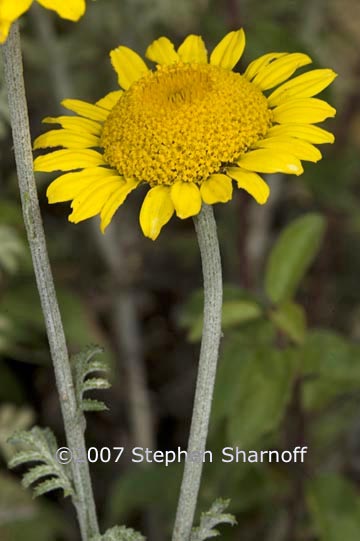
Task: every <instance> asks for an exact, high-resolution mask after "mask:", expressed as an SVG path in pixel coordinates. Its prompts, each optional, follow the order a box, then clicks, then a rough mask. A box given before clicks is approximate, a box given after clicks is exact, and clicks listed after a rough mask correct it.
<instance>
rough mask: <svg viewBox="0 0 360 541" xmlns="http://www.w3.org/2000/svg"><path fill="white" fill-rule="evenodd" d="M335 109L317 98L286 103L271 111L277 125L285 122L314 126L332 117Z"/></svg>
mask: <svg viewBox="0 0 360 541" xmlns="http://www.w3.org/2000/svg"><path fill="white" fill-rule="evenodd" d="M335 114H336V109H334V107H331V105H329V104H328V103H326V101H323V100H319V99H317V98H300V99H293V100H289V101H286V102H285V103H283V104H282V105H279V106H278V107H276V108H275V109H274V110H273V120H274V122H278V123H279V124H286V123H287V122H290V123H292V124H293V123H295V124H297V123H298V122H299V123H300V124H315V123H316V122H322V121H323V120H325V119H326V118H329V117H334V116H335Z"/></svg>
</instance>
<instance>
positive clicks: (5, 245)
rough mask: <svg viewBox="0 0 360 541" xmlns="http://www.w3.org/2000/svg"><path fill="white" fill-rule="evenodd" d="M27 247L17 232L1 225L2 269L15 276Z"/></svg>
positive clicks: (0, 259) (0, 257)
mask: <svg viewBox="0 0 360 541" xmlns="http://www.w3.org/2000/svg"><path fill="white" fill-rule="evenodd" d="M24 252H25V247H24V243H23V241H22V239H21V238H20V236H19V234H18V233H17V231H16V230H15V229H14V228H12V227H9V226H7V225H1V224H0V269H2V270H3V271H5V272H7V273H9V274H13V273H15V272H16V270H17V269H18V265H19V262H20V259H21V257H22V256H23V255H24Z"/></svg>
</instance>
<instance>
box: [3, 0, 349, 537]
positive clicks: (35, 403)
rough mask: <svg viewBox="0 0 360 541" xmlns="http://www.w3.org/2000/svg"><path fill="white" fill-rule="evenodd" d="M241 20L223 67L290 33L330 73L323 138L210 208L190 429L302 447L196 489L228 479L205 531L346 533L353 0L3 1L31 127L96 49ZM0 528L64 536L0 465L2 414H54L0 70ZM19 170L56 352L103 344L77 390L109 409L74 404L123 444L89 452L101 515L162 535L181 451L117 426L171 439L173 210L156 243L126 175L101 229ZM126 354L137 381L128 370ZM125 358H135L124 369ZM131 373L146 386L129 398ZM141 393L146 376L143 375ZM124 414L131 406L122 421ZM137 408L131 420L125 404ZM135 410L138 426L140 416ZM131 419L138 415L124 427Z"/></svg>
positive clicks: (197, 307) (23, 423) (179, 436)
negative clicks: (53, 200) (42, 263)
mask: <svg viewBox="0 0 360 541" xmlns="http://www.w3.org/2000/svg"><path fill="white" fill-rule="evenodd" d="M242 25H244V26H245V29H246V31H247V48H246V52H245V55H244V59H243V60H241V67H244V66H245V65H246V63H247V62H248V61H250V60H252V59H253V58H255V57H256V56H257V55H260V54H263V53H265V52H268V51H271V50H272V51H274V50H275V51H277V50H280V51H282V50H286V51H289V52H292V51H298V50H299V51H304V52H307V53H309V54H310V55H311V56H312V57H313V59H314V66H323V67H331V68H333V69H334V70H335V71H337V72H338V73H339V74H340V77H339V78H338V79H337V80H336V82H335V84H334V85H333V88H332V89H330V90H329V91H326V98H327V99H329V101H330V102H331V103H332V104H334V105H335V106H336V107H337V109H338V114H337V117H336V119H335V120H334V121H330V122H329V123H328V128H329V129H331V130H334V131H335V133H336V138H337V139H336V143H335V145H334V146H327V147H326V148H325V147H323V150H324V160H323V161H321V162H320V163H319V164H315V165H314V164H305V174H304V175H303V176H301V177H299V178H295V177H286V178H285V177H284V176H282V175H274V176H273V177H272V178H269V181H270V183H271V186H272V195H271V198H270V201H269V203H268V204H267V205H266V206H265V207H258V206H256V204H255V203H254V202H253V201H251V200H250V198H249V197H248V196H247V194H246V193H240V192H238V193H236V194H235V197H234V199H233V201H232V202H231V203H229V204H227V205H226V207H225V206H222V205H218V206H217V208H216V214H217V220H218V224H219V235H220V242H221V247H222V256H223V263H224V280H225V302H224V309H223V313H224V324H223V329H224V337H223V340H222V346H221V359H220V364H219V372H218V380H217V385H216V390H215V398H214V405H213V413H212V424H211V431H210V438H209V442H208V447H209V449H212V450H213V451H214V456H216V455H219V454H220V452H221V449H222V448H223V447H225V446H235V445H238V446H239V447H241V448H242V449H247V450H251V449H254V450H261V449H267V450H271V449H272V450H279V451H282V450H286V449H290V450H291V449H293V447H295V446H297V445H300V446H308V448H309V452H308V455H307V456H306V460H305V462H304V464H301V463H296V464H294V463H289V464H276V463H272V464H268V463H263V464H249V463H246V464H241V463H240V464H222V463H221V462H220V460H217V459H215V460H214V462H213V463H212V464H207V465H206V467H205V476H204V478H203V483H202V488H201V497H200V502H199V509H200V510H206V509H209V507H210V505H211V504H212V502H213V501H214V500H215V499H216V498H218V497H223V498H230V499H231V505H230V509H229V511H230V512H232V513H234V514H235V515H236V518H237V521H238V525H237V526H233V527H230V526H227V525H225V526H222V527H221V532H222V539H224V541H225V540H229V541H230V540H237V539H239V540H240V539H241V541H255V540H256V541H258V540H259V539H262V540H264V541H342V540H346V541H355V540H358V538H359V535H360V493H359V479H360V403H359V397H360V346H359V340H360V287H359V276H360V256H359V254H360V219H359V216H360V215H359V212H358V209H359V193H360V191H359V186H360V184H359V180H360V179H359V171H360V160H359V158H358V155H359V147H360V99H359V93H358V88H359V84H358V83H359V81H358V78H359V74H360V64H359V56H358V51H359V47H360V42H359V33H358V28H359V25H360V7H359V4H358V2H357V1H356V0H291V1H285V0H269V1H268V2H263V1H260V0H252V1H250V0H226V1H224V2H221V1H210V0H183V1H182V2H176V1H175V0H152V1H149V0H97V1H96V2H90V1H89V2H88V10H87V13H86V16H85V17H84V18H83V20H82V21H81V22H80V23H79V24H77V25H73V24H71V23H67V22H65V21H61V20H59V19H58V18H56V17H55V16H54V17H53V16H52V15H51V14H50V13H49V12H46V11H44V10H40V9H32V10H31V11H30V12H29V13H28V14H27V16H25V17H23V18H22V19H21V26H22V37H23V51H24V61H25V76H26V85H27V94H28V101H29V109H30V120H31V129H32V134H33V136H34V137H35V136H36V135H37V134H39V133H40V132H41V130H42V129H43V128H42V126H41V119H42V118H43V117H45V116H47V115H56V114H57V113H58V112H59V111H60V110H61V109H60V106H59V102H60V100H61V99H63V98H65V97H74V98H82V99H89V100H93V99H99V98H100V97H102V96H103V95H104V94H105V93H107V92H108V91H110V90H113V89H115V88H116V77H115V75H114V73H113V72H112V69H111V66H110V62H109V59H108V52H109V50H111V49H112V48H114V47H116V46H117V45H119V44H120V43H122V44H126V45H128V46H130V47H133V48H135V49H136V50H137V51H138V52H139V53H141V54H143V53H144V51H145V49H146V46H147V44H148V42H149V41H150V40H151V39H153V38H155V37H158V36H159V35H163V34H165V35H168V36H169V37H171V38H172V39H173V40H174V41H175V42H176V43H180V41H181V40H182V39H183V38H184V36H185V35H186V34H188V33H190V32H192V33H200V34H202V35H203V36H204V37H205V38H206V42H207V44H208V46H209V48H211V47H212V46H213V45H214V44H215V43H216V42H217V41H218V40H219V39H220V38H221V37H222V36H223V35H224V33H225V32H227V31H228V30H230V29H233V28H237V27H239V26H242ZM0 159H1V163H0V175H1V176H0V179H1V184H0V192H1V195H0V374H1V377H0V402H1V405H0V461H1V462H0V465H1V470H0V539H1V540H2V541H23V540H24V539H25V538H26V539H27V541H55V540H58V541H65V540H66V541H74V540H76V539H78V533H77V529H76V524H75V520H74V513H73V510H72V507H71V505H70V503H69V498H67V499H63V497H62V492H61V491H57V492H54V493H52V494H51V495H50V496H46V497H42V498H39V499H37V500H35V501H34V500H32V498H31V493H30V491H29V490H27V491H25V490H24V489H23V488H22V487H21V485H20V474H21V473H23V471H22V469H21V468H17V469H15V470H12V471H11V473H10V472H9V471H8V470H7V467H6V463H7V461H8V460H9V459H10V457H11V456H12V453H13V449H12V448H11V446H10V445H9V444H8V443H6V441H7V439H8V437H9V436H10V435H11V434H12V433H13V432H14V431H15V430H22V429H27V428H30V427H31V426H33V425H34V424H37V425H39V426H41V427H45V426H49V427H51V429H52V431H53V432H54V433H55V434H56V438H57V441H58V442H59V444H61V445H62V444H64V433H63V428H62V422H61V418H60V414H59V405H58V397H57V395H56V389H55V384H54V377H53V371H52V367H51V362H50V358H49V351H48V346H47V341H46V335H45V331H44V324H43V318H42V315H41V310H40V306H39V300H38V296H37V292H36V289H35V283H34V277H33V272H32V267H31V261H30V256H29V252H28V249H27V246H26V238H25V232H24V227H23V223H22V217H21V211H20V203H19V197H18V190H17V183H16V175H15V169H14V156H13V152H12V142H11V136H10V128H9V124H8V115H7V108H6V102H5V95H4V89H3V84H2V82H1V90H0ZM50 179H51V176H50V175H49V176H46V175H42V176H40V175H39V176H38V185H39V192H40V199H41V206H42V213H43V218H44V224H45V230H46V234H47V241H48V247H49V252H50V258H51V262H52V265H53V270H54V275H55V281H56V286H57V291H58V295H59V301H60V305H61V309H62V314H63V318H64V324H65V329H66V333H67V339H68V345H69V349H70V351H71V353H76V352H78V351H79V350H80V349H81V348H82V347H84V346H86V345H87V344H91V343H93V344H94V343H95V344H99V345H101V346H102V347H103V348H104V351H105V353H104V354H103V356H102V358H103V359H104V360H105V361H107V362H108V363H109V364H110V367H111V380H112V388H111V389H110V390H106V391H105V390H104V391H98V392H95V393H92V394H94V395H95V398H96V399H99V400H103V401H104V402H105V403H106V405H107V406H108V407H109V411H104V412H95V413H89V414H87V418H88V431H87V436H88V445H89V446H90V445H92V446H96V447H99V448H100V447H102V446H108V447H112V446H125V447H126V448H127V450H128V452H127V453H125V454H124V456H123V457H122V458H121V460H120V461H119V462H118V463H114V462H111V463H108V464H101V463H98V464H94V465H92V468H91V469H92V475H93V479H94V487H95V493H96V499H97V504H98V508H99V511H100V517H101V522H102V526H103V530H104V529H105V528H108V527H111V526H113V525H114V524H116V523H120V524H121V523H126V525H127V526H128V527H134V528H136V529H137V530H140V531H142V532H143V533H144V534H146V535H147V536H148V539H149V540H150V541H163V540H165V539H169V532H170V530H171V525H172V521H173V518H174V512H175V505H176V500H177V495H178V488H179V482H180V478H181V466H179V465H172V466H169V467H168V468H165V467H164V466H163V465H157V466H156V465H154V464H148V465H147V467H145V466H144V467H142V466H141V465H135V464H131V461H130V456H129V449H131V447H133V446H134V445H139V446H146V445H149V446H150V447H153V448H156V449H163V450H165V449H175V448H177V447H178V446H181V447H183V448H184V447H185V446H186V441H187V435H188V429H189V423H190V414H191V407H192V398H193V392H194V383H195V377H196V369H197V358H198V353H199V338H200V335H201V325H202V293H201V272H200V261H199V254H198V248H197V244H196V239H195V235H194V230H193V225H192V221H191V220H187V221H180V220H176V219H173V220H172V221H171V223H170V224H169V225H168V226H167V227H166V228H165V229H164V231H163V232H162V234H161V236H160V238H159V240H158V241H156V243H152V242H151V241H149V240H147V239H144V238H143V237H142V236H141V234H140V231H139V226H138V218H137V216H138V211H139V206H140V203H141V198H142V196H143V194H142V193H134V194H132V195H131V196H130V197H129V200H128V201H127V203H126V206H125V207H124V208H123V209H121V210H120V211H119V212H118V213H117V215H116V218H115V220H114V223H113V225H112V226H111V227H110V228H109V231H108V233H107V234H106V235H105V236H104V237H102V236H101V235H100V234H99V232H98V223H97V219H94V220H93V221H91V222H87V223H83V224H79V225H77V226H74V225H72V224H69V223H68V222H67V220H66V216H67V214H68V212H69V208H68V205H67V204H64V205H54V206H51V207H50V206H48V204H47V202H46V198H45V189H46V186H47V184H48V182H49V181H50ZM134 366H135V367H136V366H137V367H139V366H140V368H141V367H142V368H143V372H144V381H142V379H141V378H140V380H139V379H137V378H136V377H134ZM135 376H136V374H135ZM144 389H145V390H146V391H147V394H148V404H147V403H146V401H145V406H144V407H143V404H144V403H143V402H142V396H143V391H144ZM145 395H146V393H145ZM139 423H140V424H139ZM141 423H143V424H141ZM141 426H142V427H143V428H144V426H145V427H147V429H148V430H147V431H146V430H144V429H143V428H141ZM139 427H140V428H139Z"/></svg>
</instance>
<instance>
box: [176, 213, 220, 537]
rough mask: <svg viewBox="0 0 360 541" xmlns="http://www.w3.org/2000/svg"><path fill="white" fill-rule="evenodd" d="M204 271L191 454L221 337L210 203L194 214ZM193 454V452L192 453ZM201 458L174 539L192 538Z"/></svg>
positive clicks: (188, 476)
mask: <svg viewBox="0 0 360 541" xmlns="http://www.w3.org/2000/svg"><path fill="white" fill-rule="evenodd" d="M194 222H195V229H196V233H197V237H198V242H199V247H200V252H201V259H202V269H203V275H204V323H203V332H202V341H201V349H200V359H199V369H198V377H197V383H196V391H195V399H194V408H193V415H192V421H191V428H190V437H189V443H188V454H189V455H190V456H191V453H199V456H202V454H203V453H204V451H205V446H206V439H207V435H208V430H209V420H210V411H211V403H212V398H213V392H214V385H215V376H216V366H217V360H218V354H219V344H220V337H221V308H222V276H221V259H220V250H219V241H218V237H217V231H216V222H215V218H214V214H213V210H212V207H211V206H208V205H203V207H202V209H201V212H200V214H199V215H198V216H197V217H195V218H194ZM193 456H194V455H193ZM202 466H203V463H202V460H198V461H195V460H194V461H191V460H189V461H188V462H185V466H184V474H183V479H182V484H181V489H180V498H179V503H178V508H177V513H176V519H175V526H174V532H173V537H172V541H189V539H190V535H191V528H192V524H193V521H194V514H195V510H196V503H197V498H198V493H199V487H200V480H201V473H202Z"/></svg>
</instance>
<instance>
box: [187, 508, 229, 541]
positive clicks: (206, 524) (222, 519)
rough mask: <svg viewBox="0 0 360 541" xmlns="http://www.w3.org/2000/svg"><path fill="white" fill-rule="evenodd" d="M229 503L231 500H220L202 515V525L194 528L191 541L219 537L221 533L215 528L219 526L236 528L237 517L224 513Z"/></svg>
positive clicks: (203, 540)
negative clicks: (224, 525) (225, 525)
mask: <svg viewBox="0 0 360 541" xmlns="http://www.w3.org/2000/svg"><path fill="white" fill-rule="evenodd" d="M229 503H230V501H229V500H221V499H218V500H216V501H215V502H214V503H213V505H212V506H211V508H210V509H209V511H207V512H206V513H202V515H201V519H200V525H199V526H198V527H197V528H193V530H192V533H191V536H190V541H205V539H210V538H212V537H217V536H218V535H220V532H219V531H218V530H217V529H215V527H216V526H218V525H219V524H230V525H231V526H234V524H236V520H235V517H234V516H233V515H231V514H229V513H224V511H225V510H226V509H227V507H228V506H229Z"/></svg>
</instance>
